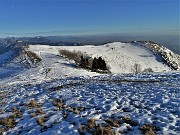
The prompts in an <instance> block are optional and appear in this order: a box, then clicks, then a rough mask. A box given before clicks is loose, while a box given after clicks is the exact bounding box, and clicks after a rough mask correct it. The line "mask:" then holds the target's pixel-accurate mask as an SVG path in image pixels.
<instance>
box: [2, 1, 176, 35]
mask: <svg viewBox="0 0 180 135" xmlns="http://www.w3.org/2000/svg"><path fill="white" fill-rule="evenodd" d="M179 10H180V9H179V0H0V36H8V35H18V36H28V35H74V34H108V33H130V34H132V33H133V34H134V33H139V34H157V33H160V34H164V33H168V34H178V33H179V31H180V26H179V25H180V24H179Z"/></svg>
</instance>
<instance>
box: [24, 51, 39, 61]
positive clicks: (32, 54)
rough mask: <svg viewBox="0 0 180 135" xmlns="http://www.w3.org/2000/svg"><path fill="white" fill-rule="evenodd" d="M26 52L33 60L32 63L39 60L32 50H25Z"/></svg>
mask: <svg viewBox="0 0 180 135" xmlns="http://www.w3.org/2000/svg"><path fill="white" fill-rule="evenodd" d="M26 54H27V55H28V56H29V57H30V59H31V60H32V61H33V63H34V64H36V63H38V62H40V61H41V58H40V57H39V56H38V55H37V54H36V53H34V52H31V51H29V50H26Z"/></svg>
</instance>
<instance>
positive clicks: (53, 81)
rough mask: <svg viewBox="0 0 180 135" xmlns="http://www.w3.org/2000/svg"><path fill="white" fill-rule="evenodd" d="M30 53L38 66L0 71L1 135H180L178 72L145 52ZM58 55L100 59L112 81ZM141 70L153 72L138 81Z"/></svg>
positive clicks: (25, 60)
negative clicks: (135, 71) (37, 59)
mask: <svg viewBox="0 0 180 135" xmlns="http://www.w3.org/2000/svg"><path fill="white" fill-rule="evenodd" d="M26 49H28V51H31V52H34V53H36V54H37V56H39V57H40V58H41V61H40V62H39V63H38V64H37V65H36V66H35V65H33V63H32V61H31V59H30V58H29V57H28V56H27V54H22V55H20V56H19V57H16V58H15V59H14V60H13V61H10V62H9V63H7V64H4V65H2V67H0V99H1V100H0V105H1V106H0V134H1V133H2V134H22V135H24V134H30V135H35V134H44V135H45V134H47V135H49V134H52V135H57V134H60V135H61V134H62V135H64V134H69V135H71V134H97V135H98V134H109V135H111V134H112V135H113V134H117V135H118V134H119V135H120V134H127V135H141V134H146V135H154V134H158V135H178V134H180V104H179V103H180V72H179V71H172V70H171V68H169V67H168V66H167V65H166V64H164V63H163V61H162V59H161V58H160V57H159V56H158V55H157V56H156V55H154V53H153V52H152V51H151V50H150V49H148V48H146V47H145V46H141V45H135V44H134V45H133V44H131V43H110V44H105V45H102V46H93V45H88V46H78V47H77V46H76V47H75V46H47V45H36V46H29V48H26ZM60 49H67V50H69V51H81V52H82V53H84V54H87V55H89V56H91V57H97V56H102V58H103V59H105V61H106V63H107V64H108V65H109V67H110V71H111V74H106V75H102V74H98V73H95V72H90V71H88V70H85V69H81V68H79V67H78V66H77V65H75V63H74V62H73V61H71V60H68V59H67V58H64V57H62V56H60V55H59V50H60ZM1 57H2V56H1V55H0V59H3V58H1ZM3 57H4V56H3ZM136 63H137V64H139V65H140V66H141V70H142V71H143V70H144V69H147V68H151V69H152V70H153V71H154V72H153V73H140V74H133V73H132V71H133V70H132V68H133V66H134V64H136ZM24 64H26V65H29V67H32V68H24V67H23V66H22V65H24ZM10 71H12V72H10ZM125 73H126V74H125Z"/></svg>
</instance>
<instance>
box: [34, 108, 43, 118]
mask: <svg viewBox="0 0 180 135" xmlns="http://www.w3.org/2000/svg"><path fill="white" fill-rule="evenodd" d="M42 114H46V113H45V112H44V111H43V110H42V109H40V108H38V109H37V110H36V112H35V113H32V114H31V117H36V116H38V115H42Z"/></svg>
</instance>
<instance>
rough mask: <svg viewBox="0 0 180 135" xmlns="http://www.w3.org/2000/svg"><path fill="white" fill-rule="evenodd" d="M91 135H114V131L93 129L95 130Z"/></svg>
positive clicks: (109, 128)
mask: <svg viewBox="0 0 180 135" xmlns="http://www.w3.org/2000/svg"><path fill="white" fill-rule="evenodd" d="M92 134H93V135H115V132H114V130H113V129H112V128H111V127H101V126H97V127H95V130H94V131H93V133H92Z"/></svg>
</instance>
